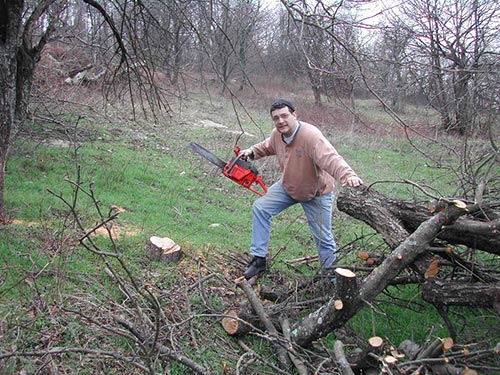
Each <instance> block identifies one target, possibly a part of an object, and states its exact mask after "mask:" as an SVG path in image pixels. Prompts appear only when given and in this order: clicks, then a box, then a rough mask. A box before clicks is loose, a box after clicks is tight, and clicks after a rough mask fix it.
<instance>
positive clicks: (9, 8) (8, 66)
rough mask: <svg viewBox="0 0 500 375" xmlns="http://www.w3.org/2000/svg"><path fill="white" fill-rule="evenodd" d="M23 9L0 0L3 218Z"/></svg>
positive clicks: (14, 1) (0, 216)
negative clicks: (6, 166)
mask: <svg viewBox="0 0 500 375" xmlns="http://www.w3.org/2000/svg"><path fill="white" fill-rule="evenodd" d="M23 8H24V1H23V0H9V1H1V2H0V14H1V16H0V17H1V18H0V220H5V219H6V213H5V207H4V184H5V165H6V162H7V155H8V151H9V145H10V137H11V133H12V129H13V127H14V121H15V119H16V112H15V111H16V84H15V82H16V75H17V70H18V68H17V46H18V44H19V35H20V25H21V16H22V13H23Z"/></svg>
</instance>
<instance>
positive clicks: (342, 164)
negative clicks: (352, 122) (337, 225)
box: [252, 122, 356, 201]
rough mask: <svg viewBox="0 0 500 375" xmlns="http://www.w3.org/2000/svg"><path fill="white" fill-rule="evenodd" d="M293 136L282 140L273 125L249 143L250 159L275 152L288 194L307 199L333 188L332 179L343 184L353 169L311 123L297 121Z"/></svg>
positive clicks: (295, 197) (353, 173) (298, 198)
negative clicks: (263, 136)
mask: <svg viewBox="0 0 500 375" xmlns="http://www.w3.org/2000/svg"><path fill="white" fill-rule="evenodd" d="M299 126H300V128H299V129H298V131H297V133H296V135H295V138H294V139H293V141H292V142H291V143H290V144H288V145H287V144H286V143H285V142H284V141H283V139H282V137H281V134H280V133H279V132H278V131H277V130H276V129H274V130H273V131H272V133H271V136H270V137H269V138H267V139H266V140H264V141H262V142H260V143H257V144H256V145H254V146H252V151H253V159H255V160H258V159H260V158H263V157H266V156H271V155H276V157H277V159H278V162H279V165H280V169H281V172H282V176H281V183H282V184H283V187H284V188H285V190H286V191H287V192H288V194H290V196H291V197H292V198H294V199H296V200H298V201H308V200H311V199H313V198H314V197H315V196H316V195H320V194H327V193H330V192H331V191H333V186H334V182H335V181H334V179H336V180H338V181H340V183H341V184H343V183H344V182H345V181H346V179H347V178H349V177H350V176H356V173H355V172H354V171H353V170H352V168H351V167H350V166H349V165H348V164H347V162H346V161H345V160H344V158H343V157H342V156H340V155H339V153H338V152H337V150H335V148H334V147H333V146H332V144H331V143H330V142H329V141H328V139H326V138H325V136H324V135H323V133H321V131H320V130H319V129H318V128H316V127H315V126H314V125H311V124H308V123H306V122H299Z"/></svg>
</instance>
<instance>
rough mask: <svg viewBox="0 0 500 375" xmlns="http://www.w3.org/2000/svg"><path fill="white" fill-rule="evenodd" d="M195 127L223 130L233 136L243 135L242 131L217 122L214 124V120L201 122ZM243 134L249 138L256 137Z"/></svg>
mask: <svg viewBox="0 0 500 375" xmlns="http://www.w3.org/2000/svg"><path fill="white" fill-rule="evenodd" d="M195 126H197V127H200V128H212V129H221V130H223V131H225V132H227V133H231V134H242V132H241V131H240V130H232V129H229V128H228V127H227V126H226V125H222V124H219V123H217V122H214V121H212V120H201V121H198V122H197V123H195ZM243 134H245V135H247V136H249V137H255V135H253V134H250V133H247V132H243Z"/></svg>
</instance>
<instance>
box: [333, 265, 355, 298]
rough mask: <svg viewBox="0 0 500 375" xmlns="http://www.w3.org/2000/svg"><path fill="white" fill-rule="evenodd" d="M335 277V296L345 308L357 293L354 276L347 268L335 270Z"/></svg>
mask: <svg viewBox="0 0 500 375" xmlns="http://www.w3.org/2000/svg"><path fill="white" fill-rule="evenodd" d="M335 275H336V276H335V283H336V290H337V295H338V296H339V298H340V300H341V301H342V303H343V306H345V305H347V304H349V303H350V301H352V300H353V299H354V298H355V296H356V295H357V294H358V292H359V288H358V283H357V278H356V274H355V273H354V272H352V271H351V270H348V269H347V268H336V269H335Z"/></svg>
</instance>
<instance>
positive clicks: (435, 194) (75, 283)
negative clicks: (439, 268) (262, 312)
mask: <svg viewBox="0 0 500 375" xmlns="http://www.w3.org/2000/svg"><path fill="white" fill-rule="evenodd" d="M499 26H500V5H499V4H498V2H496V1H471V0H460V1H447V0H440V1H431V0H409V1H405V2H403V3H390V4H389V3H385V2H380V1H363V2H357V1H347V2H344V1H341V2H334V1H332V2H322V1H311V2H298V1H282V2H280V3H276V4H269V3H264V2H260V1H253V0H220V1H218V0H215V1H206V2H205V1H189V0H187V1H161V0H148V1H126V0H121V1H117V0H112V1H95V0H81V1H78V0H73V1H56V0H54V1H50V0H44V1H20V0H16V1H2V2H0V46H1V50H0V52H1V54H0V65H1V80H0V89H1V95H2V97H1V98H2V100H1V102H0V104H1V106H0V121H1V133H0V164H1V169H0V214H1V217H2V220H3V222H4V223H5V225H4V226H3V227H2V230H1V254H2V261H3V265H2V269H1V276H0V286H1V289H0V298H1V300H0V301H1V308H2V318H1V320H0V334H1V338H2V342H3V344H2V352H0V366H1V367H2V368H3V369H4V372H5V373H17V372H18V373H54V374H57V373H67V372H68V371H70V372H71V371H73V372H74V371H77V372H80V373H121V374H123V373H136V372H137V373H141V372H142V373H157V372H158V373H161V372H162V371H163V373H173V374H174V373H179V374H181V373H190V371H195V372H198V373H234V372H236V373H242V371H247V373H266V372H265V371H269V372H268V373H275V371H277V370H276V368H275V367H273V366H275V365H274V363H275V362H274V361H275V360H276V358H275V357H274V355H273V354H272V350H271V348H272V347H273V345H272V340H270V339H269V338H266V337H261V336H260V335H259V334H257V335H255V336H253V337H251V338H250V340H249V341H246V342H243V341H241V340H239V341H236V340H233V339H231V338H229V337H225V336H224V335H225V334H224V332H222V331H221V328H220V326H219V324H218V322H219V320H220V318H221V317H222V316H224V311H226V309H227V307H228V306H229V305H234V304H239V303H240V302H241V301H240V300H241V291H239V290H238V289H237V288H235V286H234V283H232V280H234V279H235V278H236V277H237V276H238V275H239V273H240V271H241V268H242V267H244V264H245V260H246V259H245V258H244V255H245V252H246V251H247V246H248V240H249V231H250V224H249V223H250V220H251V218H250V217H249V215H250V211H251V202H252V201H253V199H254V198H255V197H252V196H249V194H250V193H249V192H247V191H244V189H241V190H243V191H241V190H238V189H237V187H235V186H232V185H230V182H229V181H224V180H222V178H221V177H220V176H219V175H218V174H217V173H216V172H215V171H214V170H212V169H210V167H209V166H207V165H206V164H204V163H203V161H201V160H199V158H197V157H196V156H195V155H192V154H191V153H190V152H189V150H188V149H187V147H186V145H187V144H188V143H189V142H190V141H196V142H199V143H201V144H204V145H206V146H207V147H209V148H210V149H212V150H213V151H214V152H215V153H217V154H219V155H220V156H221V157H224V158H229V157H230V156H231V153H232V148H233V147H234V146H235V145H236V144H239V145H241V146H243V147H245V146H249V145H251V144H253V143H255V142H257V141H259V140H262V139H264V138H265V137H266V136H267V134H268V133H269V132H270V130H271V128H272V124H271V123H270V121H269V119H268V113H267V111H268V107H269V104H270V103H271V102H272V101H273V100H274V99H276V98H278V97H285V98H287V99H290V100H292V101H293V102H294V103H296V105H297V108H298V113H299V117H300V118H302V119H304V120H306V121H308V122H311V123H314V124H316V125H318V126H319V127H320V128H321V129H322V130H323V131H324V133H325V134H327V136H328V137H329V139H331V140H332V143H333V144H334V145H335V146H336V147H337V148H338V149H339V150H340V151H341V153H342V154H343V155H345V157H346V159H347V160H348V161H349V163H350V164H351V165H353V167H354V168H355V170H357V171H358V172H359V173H360V174H361V175H362V176H363V178H364V180H365V183H366V184H367V185H370V186H374V187H376V188H377V189H378V190H379V191H382V192H384V193H386V194H389V195H391V196H393V197H395V198H398V199H406V200H410V201H421V200H431V199H432V200H436V199H442V198H459V199H461V200H463V201H464V202H468V203H470V202H473V203H481V204H484V205H485V207H487V208H488V215H487V218H488V221H490V222H491V223H492V227H493V228H494V230H496V233H498V225H499V224H498V217H499V216H498V202H499V191H500V186H499V184H500V178H499V173H500V171H499V156H498V155H499V151H498V134H499V130H500V124H499V120H498V118H499V116H498V115H499V110H500V105H499V100H500V77H499V76H500V73H499V64H500V63H499V59H498V56H499V52H500V38H499V32H500V31H499V30H500V27H499ZM258 167H259V170H260V171H261V174H262V175H263V177H264V178H265V180H266V181H269V182H271V181H274V180H275V179H276V178H277V176H279V172H278V171H277V167H276V165H275V163H274V162H273V161H267V162H263V163H260V164H259V165H258ZM334 223H335V224H334V226H335V227H334V229H335V231H336V233H338V240H339V244H341V251H342V254H343V255H342V258H341V259H342V263H343V264H344V265H346V266H348V265H349V266H350V265H352V264H355V263H356V262H358V261H359V259H356V254H359V251H360V250H363V251H366V253H377V254H379V256H382V257H383V255H380V254H384V253H385V254H386V255H387V254H388V253H390V249H387V248H386V246H385V245H384V241H383V240H382V239H381V238H380V236H378V235H377V233H376V232H374V231H373V230H372V229H371V228H369V227H367V226H365V225H364V224H362V223H360V222H358V221H356V220H354V219H353V218H351V217H349V216H348V215H345V214H343V213H341V212H336V213H335V220H334ZM276 224H277V225H276V229H275V230H274V231H273V241H274V242H273V243H272V245H271V246H272V251H271V252H272V253H273V256H274V257H275V258H276V262H274V263H273V272H272V273H271V276H269V280H268V281H269V282H270V283H271V284H275V285H276V284H277V285H280V284H283V285H285V284H286V285H289V283H292V284H293V282H294V281H295V282H296V281H297V280H298V279H301V280H302V279H306V280H307V279H308V278H311V277H313V276H314V275H315V272H316V268H315V263H314V259H313V262H311V263H309V262H307V258H308V257H309V256H310V255H313V253H314V251H311V249H313V247H314V246H313V244H312V242H311V240H310V239H309V237H308V232H307V225H304V222H303V219H302V218H301V214H300V211H297V210H295V211H291V213H290V214H288V215H285V216H283V217H282V218H280V220H279V221H278V222H277V223H276ZM337 226H338V229H337V228H336V227H337ZM103 228H104V236H101V237H100V236H96V237H94V236H93V234H95V233H96V232H99V231H100V230H102V229H103ZM118 232H120V233H121V236H120V234H118ZM157 235H159V236H168V237H171V238H173V239H174V240H175V241H177V242H178V243H179V244H180V245H181V248H182V249H183V252H184V255H183V258H182V261H181V263H177V264H174V265H165V264H162V263H161V262H160V263H157V262H150V261H149V260H147V259H146V258H145V253H144V247H145V244H146V243H147V241H148V239H149V237H150V236H157ZM459 251H460V254H461V255H462V256H463V257H464V258H467V259H470V260H471V261H473V262H475V264H477V265H478V267H479V266H481V267H482V266H484V265H487V268H488V270H489V271H488V273H489V274H491V275H493V276H494V277H496V275H497V273H498V271H499V269H498V268H499V262H498V255H495V254H493V255H492V254H486V255H485V254H479V255H478V254H477V253H474V252H471V251H470V248H467V247H466V248H460V249H459ZM283 254H284V255H283ZM363 254H364V252H363ZM240 255H241V257H240ZM476 256H477V257H476ZM287 259H288V260H289V261H290V260H294V259H295V260H297V261H298V260H301V261H302V262H305V263H303V264H302V263H300V265H297V264H295V263H290V262H285V260H287ZM365 260H366V259H365ZM493 276H492V277H493ZM493 280H497V281H496V282H494V281H491V283H492V284H494V285H498V279H495V278H493ZM384 294H385V295H384V296H383V298H381V300H380V301H376V302H377V303H375V302H374V303H373V304H372V305H369V308H367V309H365V310H363V311H362V312H361V313H359V314H357V315H356V317H355V319H353V320H352V321H351V322H350V324H352V326H349V327H348V329H349V334H348V336H350V337H357V336H358V335H359V336H360V337H363V339H367V338H368V337H370V336H374V335H379V336H383V337H384V338H385V339H386V341H387V340H388V341H394V342H396V345H397V344H399V342H400V341H403V340H404V339H407V338H409V339H412V340H414V341H417V342H418V344H421V345H424V344H425V343H426V342H428V341H432V340H433V339H434V338H435V337H438V336H439V337H444V336H445V335H447V334H448V332H447V329H446V328H449V327H450V324H446V323H436V321H441V319H442V316H445V315H446V314H442V316H439V314H436V312H435V311H434V310H433V309H432V306H431V307H430V308H429V307H428V306H427V305H425V304H424V303H423V302H422V301H421V297H420V290H419V289H418V287H416V286H415V285H409V289H397V290H392V289H386V290H385V292H384ZM235 301H237V302H235ZM449 314H450V316H452V317H453V318H452V320H453V321H454V324H455V325H457V324H459V325H463V327H464V328H463V331H461V333H460V335H458V337H454V338H455V339H459V340H460V341H461V344H462V345H463V347H461V350H464V349H463V348H466V347H467V345H470V344H471V343H474V344H477V343H478V342H480V343H481V344H482V346H481V348H482V350H486V351H488V350H489V353H497V352H498V348H496V349H495V345H497V347H498V344H497V342H498V337H499V332H498V326H499V325H498V314H497V313H496V310H495V308H492V309H486V310H485V309H472V310H469V309H466V310H461V309H459V310H453V311H451V310H450V311H449ZM415 316H419V318H418V319H417V318H415ZM422 316H425V317H426V319H423V320H421V318H420V317H422ZM408 321H416V323H415V324H408ZM457 322H459V323H457ZM132 323H133V324H132ZM160 323H161V324H160ZM448 323H449V322H448ZM135 327H141V330H143V332H142V334H141V333H140V332H139V333H138V332H134V329H135ZM146 327H147V328H148V329H151V332H154V333H155V334H154V335H153V336H154V342H155V343H157V342H161V343H162V345H161V346H160V347H158V346H155V345H151V343H150V342H149V341H148V339H146V338H145V337H144V332H146V331H147V329H146ZM465 327H466V328H465ZM207 333H209V334H208V336H210V340H206V337H205V335H206V334H207ZM462 333H463V336H462ZM134 334H135V335H136V336H135V337H133V336H134ZM336 335H337V337H341V333H340V332H336ZM146 336H147V335H146ZM410 336H411V337H410ZM148 337H149V336H148ZM334 341H335V336H334V335H333V334H332V335H330V336H327V337H326V339H325V341H319V345H320V346H321V347H322V349H325V352H326V353H328V350H329V349H330V348H331V346H332V345H333V344H332V343H333V342H334ZM355 343H356V344H358V343H359V341H356V342H355ZM355 343H354V342H353V343H352V345H354V344H355ZM249 344H251V345H252V346H253V349H249V347H248V345H249ZM152 348H156V350H153V349H152ZM492 348H493V349H492ZM241 350H243V354H242V352H241ZM495 350H496V352H495ZM248 353H252V354H251V355H250V354H248ZM256 353H257V354H256ZM304 353H305V354H304ZM296 354H297V353H296ZM300 355H303V356H305V357H308V356H311V357H312V354H310V353H309V352H308V351H307V350H306V351H305V352H301V353H300ZM321 355H322V356H325V354H324V353H323V354H321ZM250 357H252V358H250ZM320 357H321V356H320ZM254 358H258V360H255V359H254ZM321 358H322V359H323V360H324V361H318V359H317V358H314V359H312V358H309V359H310V362H309V366H310V367H311V368H314V369H316V371H317V372H316V373H325V374H326V373H335V371H339V370H338V366H337V364H336V363H335V361H332V362H331V363H330V364H329V365H328V366H327V365H325V366H324V368H323V366H320V365H319V364H318V363H325V364H326V363H327V362H326V359H324V358H326V357H321ZM486 358H487V360H486V362H481V361H482V359H483V357H479V359H477V361H476V362H472V363H468V365H469V367H471V368H476V369H480V370H482V371H490V372H492V373H494V372H495V371H497V370H498V368H499V364H498V360H496V361H495V360H491V357H488V356H486ZM263 364H264V365H265V366H264V365H263ZM379 365H380V366H382V367H383V365H384V366H387V364H384V363H383V361H381V362H380V364H379ZM383 368H385V367H383ZM252 371H255V372H252ZM328 371H330V372H328Z"/></svg>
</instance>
